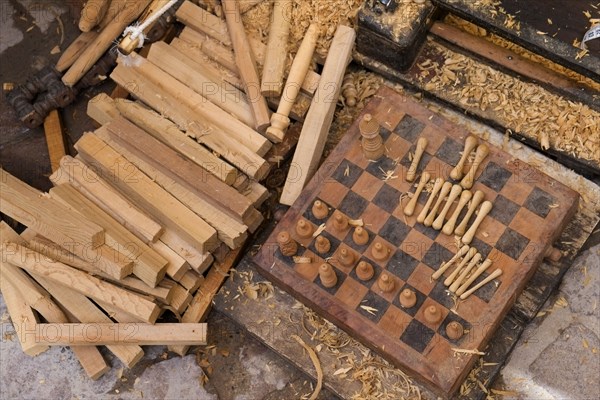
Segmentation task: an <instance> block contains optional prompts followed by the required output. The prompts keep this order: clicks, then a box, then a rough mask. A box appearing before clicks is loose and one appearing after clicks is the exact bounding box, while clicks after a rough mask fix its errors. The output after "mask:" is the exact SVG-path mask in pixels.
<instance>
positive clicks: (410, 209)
mask: <svg viewBox="0 0 600 400" xmlns="http://www.w3.org/2000/svg"><path fill="white" fill-rule="evenodd" d="M430 177H431V175H429V172H427V171H425V172H423V175H421V179H420V180H419V185H418V186H417V189H416V190H415V193H413V197H412V198H411V199H410V201H409V202H408V203H407V204H406V207H404V215H406V216H407V217H410V216H411V215H413V213H414V212H415V207H416V206H417V201H419V195H420V194H421V192H422V191H423V188H424V187H425V185H427V182H429V178H430Z"/></svg>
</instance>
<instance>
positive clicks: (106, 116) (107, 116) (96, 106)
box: [86, 86, 121, 125]
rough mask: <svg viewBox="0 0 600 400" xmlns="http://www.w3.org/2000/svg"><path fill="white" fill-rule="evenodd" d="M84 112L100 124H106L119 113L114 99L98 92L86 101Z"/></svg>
mask: <svg viewBox="0 0 600 400" xmlns="http://www.w3.org/2000/svg"><path fill="white" fill-rule="evenodd" d="M118 87H120V86H118ZM86 113H87V115H88V117H90V118H91V119H93V120H94V121H96V122H97V123H98V124H100V125H104V124H107V123H109V122H110V121H112V120H113V119H115V118H117V117H119V116H120V115H121V113H120V112H119V110H118V109H117V107H116V105H115V100H114V99H113V98H112V97H110V96H109V95H107V94H106V93H100V94H98V95H97V96H96V97H94V98H92V99H91V100H90V101H88V105H87V110H86Z"/></svg>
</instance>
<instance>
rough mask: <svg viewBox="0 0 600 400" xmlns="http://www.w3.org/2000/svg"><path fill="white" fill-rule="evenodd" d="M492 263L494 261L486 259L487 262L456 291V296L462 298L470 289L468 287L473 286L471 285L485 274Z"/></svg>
mask: <svg viewBox="0 0 600 400" xmlns="http://www.w3.org/2000/svg"><path fill="white" fill-rule="evenodd" d="M492 263H493V262H492V260H490V259H489V258H486V259H485V261H484V262H483V263H481V265H480V266H479V267H477V269H476V270H475V271H474V272H473V273H472V274H471V276H469V277H468V278H467V280H466V281H465V282H464V283H463V284H462V285H460V287H459V288H458V289H457V290H456V295H457V296H460V295H461V294H463V293H464V292H465V291H466V290H467V289H468V287H469V286H471V284H472V283H473V282H475V280H476V279H477V278H479V277H480V276H481V274H483V273H484V272H485V271H486V270H487V269H488V268H489V267H490V266H491V265H492Z"/></svg>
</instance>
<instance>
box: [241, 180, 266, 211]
mask: <svg viewBox="0 0 600 400" xmlns="http://www.w3.org/2000/svg"><path fill="white" fill-rule="evenodd" d="M242 194H243V195H244V196H246V197H247V198H248V200H250V201H251V202H252V204H253V205H254V208H258V207H260V206H261V205H262V204H263V203H264V202H265V201H266V200H267V199H268V198H269V196H270V195H271V194H270V193H269V190H268V189H267V188H266V187H264V186H263V185H261V184H260V183H258V182H256V181H255V180H251V181H250V184H249V186H248V188H247V189H246V190H244V191H243V192H242Z"/></svg>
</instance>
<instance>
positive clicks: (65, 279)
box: [2, 243, 160, 323]
mask: <svg viewBox="0 0 600 400" xmlns="http://www.w3.org/2000/svg"><path fill="white" fill-rule="evenodd" d="M2 253H3V257H5V260H6V261H7V262H9V263H11V264H14V265H16V266H19V267H21V268H23V269H25V270H26V271H28V272H30V273H32V274H39V275H42V276H44V277H46V278H48V279H50V280H52V281H54V282H56V283H59V284H61V285H65V286H68V287H70V288H72V289H73V290H76V291H77V292H79V293H81V294H84V295H86V296H87V297H90V298H92V299H98V300H100V301H104V302H106V303H109V304H111V305H113V306H114V307H117V308H119V309H120V310H122V311H124V312H126V313H128V314H130V315H132V316H133V317H136V318H140V319H141V320H143V321H146V322H150V323H154V322H155V321H156V318H157V317H158V314H159V312H160V309H159V308H158V306H157V305H156V304H154V303H152V302H151V301H148V300H146V299H145V298H143V297H141V296H138V295H136V294H133V293H131V292H128V291H127V290H124V289H121V288H119V287H117V286H114V285H111V284H110V283H107V282H104V281H102V280H100V279H98V278H95V277H93V276H91V275H89V274H87V273H85V272H81V271H79V270H77V269H74V268H71V267H69V266H67V265H65V264H63V263H60V262H51V261H49V260H48V259H46V258H45V257H43V256H42V254H40V253H38V252H35V251H32V250H31V249H27V248H25V247H23V246H20V245H18V244H16V243H10V244H6V243H5V244H3V246H2Z"/></svg>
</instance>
